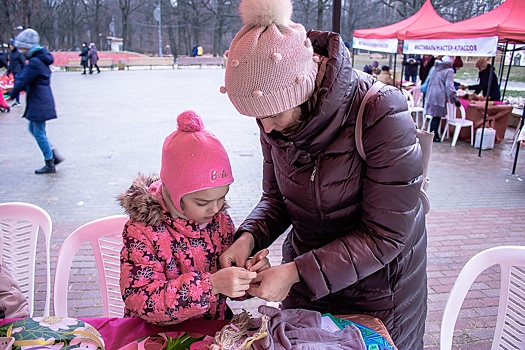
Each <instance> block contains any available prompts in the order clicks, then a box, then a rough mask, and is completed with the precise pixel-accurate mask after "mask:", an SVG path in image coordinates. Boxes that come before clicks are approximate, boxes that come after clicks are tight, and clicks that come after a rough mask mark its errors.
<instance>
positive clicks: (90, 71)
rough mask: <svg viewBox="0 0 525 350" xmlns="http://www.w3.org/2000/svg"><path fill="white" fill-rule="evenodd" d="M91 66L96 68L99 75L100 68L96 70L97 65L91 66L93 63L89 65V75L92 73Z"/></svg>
mask: <svg viewBox="0 0 525 350" xmlns="http://www.w3.org/2000/svg"><path fill="white" fill-rule="evenodd" d="M93 66H95V67H96V68H97V72H99V73H100V68H98V64H93V63H91V64H90V65H89V74H92V73H93Z"/></svg>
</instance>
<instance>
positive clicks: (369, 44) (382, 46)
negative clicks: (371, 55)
mask: <svg viewBox="0 0 525 350" xmlns="http://www.w3.org/2000/svg"><path fill="white" fill-rule="evenodd" d="M352 42H353V43H352V47H353V48H354V49H362V50H369V51H376V52H386V53H396V52H397V39H365V38H356V37H354V39H353V40H352Z"/></svg>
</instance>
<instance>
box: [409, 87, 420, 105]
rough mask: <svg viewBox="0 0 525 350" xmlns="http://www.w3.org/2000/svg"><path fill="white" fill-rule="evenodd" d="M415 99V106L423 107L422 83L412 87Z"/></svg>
mask: <svg viewBox="0 0 525 350" xmlns="http://www.w3.org/2000/svg"><path fill="white" fill-rule="evenodd" d="M410 94H412V97H413V100H414V107H423V93H422V92H421V85H417V86H414V87H412V88H411V89H410Z"/></svg>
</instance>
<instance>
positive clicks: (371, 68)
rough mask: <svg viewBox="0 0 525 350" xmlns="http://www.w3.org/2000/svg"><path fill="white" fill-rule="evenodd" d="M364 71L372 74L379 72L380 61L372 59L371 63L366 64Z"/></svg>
mask: <svg viewBox="0 0 525 350" xmlns="http://www.w3.org/2000/svg"><path fill="white" fill-rule="evenodd" d="M363 72H365V73H367V74H370V75H377V74H379V72H380V71H379V62H377V61H372V62H371V63H370V64H365V66H364V67H363Z"/></svg>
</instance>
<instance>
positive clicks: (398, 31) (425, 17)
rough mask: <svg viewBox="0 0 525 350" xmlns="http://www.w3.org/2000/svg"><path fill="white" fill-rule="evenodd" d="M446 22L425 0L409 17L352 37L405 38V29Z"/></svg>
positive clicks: (419, 28)
mask: <svg viewBox="0 0 525 350" xmlns="http://www.w3.org/2000/svg"><path fill="white" fill-rule="evenodd" d="M524 1H525V0H524ZM448 24H451V22H449V21H447V20H446V19H444V18H443V17H441V16H440V15H439V14H438V13H437V12H436V10H435V9H434V7H433V6H432V3H431V2H430V0H427V1H425V3H424V4H423V6H421V8H420V9H419V11H417V12H416V13H415V14H413V15H412V16H410V17H409V18H407V19H404V20H402V21H401V22H397V23H394V24H391V25H388V26H384V27H379V28H371V29H357V30H354V37H356V38H366V39H393V38H396V39H399V40H405V39H406V38H407V37H406V34H407V30H409V29H410V30H422V29H426V28H430V27H438V26H444V25H448Z"/></svg>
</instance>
